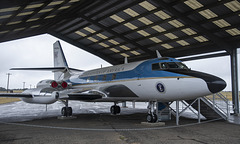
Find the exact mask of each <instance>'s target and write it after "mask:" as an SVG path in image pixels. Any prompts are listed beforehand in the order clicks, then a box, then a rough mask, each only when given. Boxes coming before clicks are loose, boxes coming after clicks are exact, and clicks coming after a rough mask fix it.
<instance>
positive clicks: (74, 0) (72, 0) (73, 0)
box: [69, 0, 80, 3]
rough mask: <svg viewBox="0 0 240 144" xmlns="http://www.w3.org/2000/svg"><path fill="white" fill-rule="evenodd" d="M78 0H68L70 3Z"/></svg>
mask: <svg viewBox="0 0 240 144" xmlns="http://www.w3.org/2000/svg"><path fill="white" fill-rule="evenodd" d="M79 1H80V0H70V1H69V2H70V3H72V2H79Z"/></svg>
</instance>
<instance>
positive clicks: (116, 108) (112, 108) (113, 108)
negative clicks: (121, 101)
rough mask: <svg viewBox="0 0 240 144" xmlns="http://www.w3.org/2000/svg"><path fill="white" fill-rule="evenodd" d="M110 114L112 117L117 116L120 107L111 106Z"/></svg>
mask: <svg viewBox="0 0 240 144" xmlns="http://www.w3.org/2000/svg"><path fill="white" fill-rule="evenodd" d="M110 112H111V114H113V115H116V114H119V113H120V112H121V108H120V106H118V105H116V104H115V105H113V106H111V108H110Z"/></svg>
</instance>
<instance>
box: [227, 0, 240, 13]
mask: <svg viewBox="0 0 240 144" xmlns="http://www.w3.org/2000/svg"><path fill="white" fill-rule="evenodd" d="M224 5H225V6H226V7H228V8H229V9H230V10H232V11H233V12H236V11H239V10H240V2H239V1H237V0H233V1H231V2H228V3H225V4H224Z"/></svg>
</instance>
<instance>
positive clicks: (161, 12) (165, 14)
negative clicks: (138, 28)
mask: <svg viewBox="0 0 240 144" xmlns="http://www.w3.org/2000/svg"><path fill="white" fill-rule="evenodd" d="M154 14H155V15H156V16H158V17H159V18H161V19H163V20H165V19H168V18H171V16H170V15H168V14H167V13H165V12H164V11H162V10H161V11H158V12H155V13H154Z"/></svg>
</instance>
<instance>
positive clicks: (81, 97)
mask: <svg viewBox="0 0 240 144" xmlns="http://www.w3.org/2000/svg"><path fill="white" fill-rule="evenodd" d="M101 98H102V96H101V95H99V94H93V93H72V94H68V98H64V99H67V100H95V99H101Z"/></svg>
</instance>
